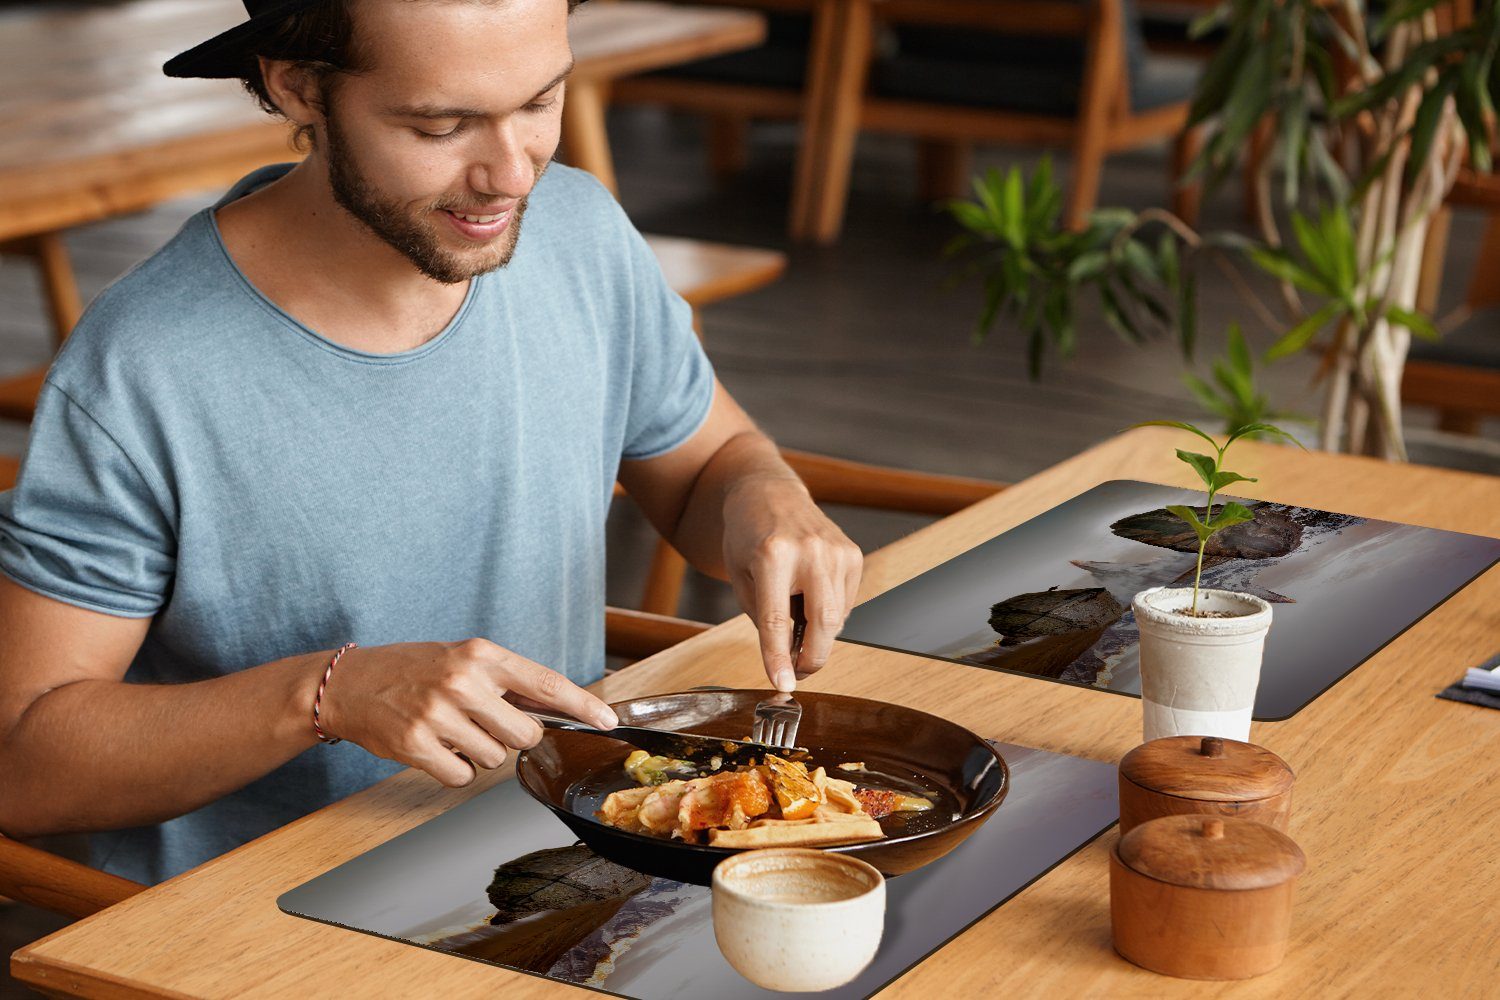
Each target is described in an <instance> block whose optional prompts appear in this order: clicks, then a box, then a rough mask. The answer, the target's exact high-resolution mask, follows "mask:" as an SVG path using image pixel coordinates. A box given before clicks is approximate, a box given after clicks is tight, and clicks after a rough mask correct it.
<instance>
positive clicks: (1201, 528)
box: [1167, 503, 1214, 542]
mask: <svg viewBox="0 0 1500 1000" xmlns="http://www.w3.org/2000/svg"><path fill="white" fill-rule="evenodd" d="M1167 511H1168V512H1169V513H1172V514H1175V515H1177V517H1178V518H1180V519H1181V520H1183V521H1186V522H1187V524H1188V526H1189V527H1190V528H1192V529H1193V534H1195V535H1197V536H1198V541H1199V542H1203V541H1205V540H1206V539H1207V538H1208V536H1209V535H1212V534H1213V533H1214V532H1213V529H1212V528H1210V527H1209V526H1208V525H1206V524H1204V523H1203V521H1202V520H1201V519H1199V517H1198V512H1197V511H1196V510H1194V509H1193V508H1191V507H1189V506H1187V505H1186V504H1180V503H1174V504H1172V505H1170V506H1169V507H1167Z"/></svg>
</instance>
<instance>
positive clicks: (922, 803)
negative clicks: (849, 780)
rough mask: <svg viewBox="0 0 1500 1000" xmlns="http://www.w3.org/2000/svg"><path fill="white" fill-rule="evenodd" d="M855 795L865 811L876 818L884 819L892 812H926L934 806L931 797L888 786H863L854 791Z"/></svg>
mask: <svg viewBox="0 0 1500 1000" xmlns="http://www.w3.org/2000/svg"><path fill="white" fill-rule="evenodd" d="M854 797H855V798H856V799H858V800H859V804H860V805H861V806H863V807H864V810H865V812H867V813H869V814H870V816H872V817H873V818H875V819H882V818H884V817H886V816H889V815H891V813H900V812H926V811H927V810H929V809H931V808H932V800H931V799H924V798H922V797H921V796H920V795H902V794H901V793H900V792H893V791H891V790H890V789H888V788H861V789H859V790H858V791H856V792H855V793H854Z"/></svg>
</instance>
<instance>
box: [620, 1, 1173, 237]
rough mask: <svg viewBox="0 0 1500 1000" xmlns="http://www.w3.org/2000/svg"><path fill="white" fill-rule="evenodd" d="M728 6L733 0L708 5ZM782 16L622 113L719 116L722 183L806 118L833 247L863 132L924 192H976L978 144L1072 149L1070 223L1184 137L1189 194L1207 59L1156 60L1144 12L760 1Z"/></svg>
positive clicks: (821, 230)
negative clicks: (898, 154) (1104, 178)
mask: <svg viewBox="0 0 1500 1000" xmlns="http://www.w3.org/2000/svg"><path fill="white" fill-rule="evenodd" d="M697 2H700V3H720V2H728V0H697ZM746 5H753V6H757V7H761V8H763V9H766V10H768V11H770V12H771V13H770V14H769V15H768V20H769V25H768V41H767V43H766V45H764V46H763V47H761V48H758V49H753V50H749V51H746V52H740V53H735V54H733V55H729V56H724V57H720V58H716V59H709V60H703V61H701V62H697V63H692V64H689V65H686V66H682V67H674V68H673V69H672V70H670V71H667V72H664V73H657V74H650V75H647V76H643V77H636V78H633V79H629V80H622V81H620V82H619V83H618V84H617V85H616V86H615V88H614V92H613V98H614V100H616V101H618V102H628V103H652V104H661V105H666V106H668V107H673V108H677V109H682V110H688V111H694V112H698V113H702V114H706V115H708V116H709V118H710V122H711V128H710V149H711V153H710V158H711V162H712V164H713V166H714V169H715V170H716V172H719V173H721V174H724V173H728V172H730V171H733V170H734V169H736V168H737V167H738V166H739V165H740V164H741V163H743V161H744V156H745V135H746V127H747V123H748V122H750V121H752V120H755V119H762V118H772V119H774V118H800V120H801V121H802V139H801V147H800V149H799V152H798V160H797V167H796V177H795V182H794V191H793V199H792V207H791V232H792V235H793V236H794V237H796V238H806V239H811V240H813V241H816V242H820V243H830V242H833V241H835V240H837V238H838V236H839V233H840V231H841V229H842V225H843V215H844V209H845V202H846V200H847V195H848V189H849V183H850V175H851V172H852V169H853V157H854V148H855V143H856V139H857V137H858V135H859V134H860V133H861V132H881V133H894V134H899V135H905V136H911V137H913V138H915V139H916V140H917V141H918V144H919V145H918V149H919V164H920V168H919V173H920V188H921V193H922V195H923V196H924V197H926V198H929V199H938V198H944V197H952V196H956V195H959V194H962V193H963V192H964V191H965V190H966V189H967V186H968V177H969V174H970V154H971V150H972V147H973V145H974V144H975V143H991V142H994V143H1011V144H1019V145H1026V146H1042V147H1063V148H1067V149H1070V150H1071V154H1072V164H1073V168H1072V169H1073V173H1072V178H1071V183H1070V188H1069V196H1068V203H1067V208H1066V212H1067V219H1068V220H1069V222H1070V224H1078V223H1080V222H1081V221H1082V219H1083V217H1084V215H1085V214H1086V213H1087V212H1088V211H1089V210H1090V209H1091V208H1092V207H1093V206H1094V204H1095V200H1096V198H1097V194H1098V187H1099V175H1100V171H1101V170H1102V167H1103V163H1104V159H1105V157H1106V156H1107V155H1108V154H1110V153H1111V152H1115V151H1119V150H1125V149H1131V148H1135V147H1138V146H1142V145H1146V144H1150V143H1154V142H1158V141H1161V140H1163V139H1172V140H1174V141H1176V143H1177V149H1176V151H1175V154H1174V157H1173V160H1172V167H1171V175H1172V179H1173V198H1174V203H1175V205H1176V207H1177V208H1178V210H1179V211H1180V212H1181V213H1182V214H1184V216H1185V217H1188V218H1191V217H1192V216H1193V215H1194V213H1195V207H1194V203H1193V201H1192V199H1191V195H1190V193H1189V192H1186V191H1182V190H1179V189H1178V188H1177V186H1176V184H1175V180H1176V177H1177V176H1178V174H1179V173H1180V170H1181V167H1182V165H1183V164H1184V163H1185V162H1186V158H1187V156H1188V155H1189V154H1190V153H1191V146H1190V140H1188V139H1187V138H1186V137H1184V136H1183V135H1182V132H1183V126H1184V124H1185V122H1186V120H1187V100H1188V98H1189V96H1190V94H1191V92H1192V87H1193V84H1194V82H1195V80H1196V78H1197V69H1198V65H1199V63H1198V60H1196V59H1192V58H1188V59H1182V58H1175V57H1171V56H1163V55H1158V54H1155V53H1152V52H1149V51H1148V50H1147V49H1146V46H1145V43H1144V39H1143V36H1142V34H1141V30H1140V23H1139V18H1138V16H1137V14H1136V11H1135V8H1134V6H1133V4H1132V0H1013V2H1005V3H992V2H987V0H746Z"/></svg>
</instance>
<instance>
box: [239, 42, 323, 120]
mask: <svg viewBox="0 0 1500 1000" xmlns="http://www.w3.org/2000/svg"><path fill="white" fill-rule="evenodd" d="M256 58H257V59H258V60H259V61H260V76H261V79H262V80H264V81H265V84H266V93H267V94H268V95H269V96H270V98H271V101H272V103H274V104H275V105H276V107H277V108H279V109H280V110H281V113H282V114H283V115H285V116H286V117H287V120H289V121H290V122H291V123H292V124H293V125H297V126H306V125H321V124H323V95H322V89H321V88H320V87H319V86H318V81H317V80H316V79H315V78H314V77H313V75H312V74H311V73H309V72H308V71H307V68H306V67H305V66H300V65H298V64H297V63H295V62H292V61H291V60H289V59H267V58H266V57H265V56H257V57H256Z"/></svg>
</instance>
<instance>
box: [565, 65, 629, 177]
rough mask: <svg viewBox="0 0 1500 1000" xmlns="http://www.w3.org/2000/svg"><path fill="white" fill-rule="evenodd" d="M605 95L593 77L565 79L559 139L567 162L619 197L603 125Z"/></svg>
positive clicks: (607, 136) (613, 165) (607, 135)
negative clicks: (585, 171)
mask: <svg viewBox="0 0 1500 1000" xmlns="http://www.w3.org/2000/svg"><path fill="white" fill-rule="evenodd" d="M605 104H606V101H605V94H604V88H603V86H602V85H601V84H600V83H599V82H598V81H595V80H585V79H573V80H569V81H568V91H567V99H566V103H565V104H564V106H563V121H562V138H563V149H564V151H565V154H566V156H567V158H568V162H569V163H571V164H572V165H573V166H575V167H579V168H581V169H583V170H587V171H588V172H589V173H591V174H593V175H594V176H595V177H597V178H599V183H601V184H603V185H604V186H605V187H607V188H609V190H610V193H612V194H614V195H615V196H617V197H618V196H619V193H620V188H619V185H618V184H617V183H616V181H615V163H614V159H613V158H612V157H611V156H610V153H609V132H608V131H607V130H606V128H605V125H604V109H605Z"/></svg>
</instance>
